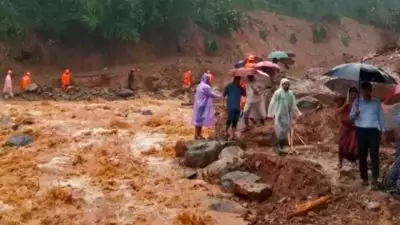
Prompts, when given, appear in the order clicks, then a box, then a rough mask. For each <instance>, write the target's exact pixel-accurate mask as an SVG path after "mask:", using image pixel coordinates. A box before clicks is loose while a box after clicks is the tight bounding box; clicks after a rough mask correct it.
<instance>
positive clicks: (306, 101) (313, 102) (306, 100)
mask: <svg viewBox="0 0 400 225" xmlns="http://www.w3.org/2000/svg"><path fill="white" fill-rule="evenodd" d="M319 105H320V102H319V100H318V99H316V98H314V97H311V96H305V97H302V98H299V99H298V100H297V107H298V108H299V109H300V111H311V110H315V109H317V108H318V106H319Z"/></svg>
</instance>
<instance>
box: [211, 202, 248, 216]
mask: <svg viewBox="0 0 400 225" xmlns="http://www.w3.org/2000/svg"><path fill="white" fill-rule="evenodd" d="M214 201H215V202H214V203H211V204H210V205H209V207H208V208H209V209H210V210H213V211H217V212H226V213H244V212H246V209H245V208H244V207H243V206H241V205H240V204H239V203H236V202H234V201H230V200H214Z"/></svg>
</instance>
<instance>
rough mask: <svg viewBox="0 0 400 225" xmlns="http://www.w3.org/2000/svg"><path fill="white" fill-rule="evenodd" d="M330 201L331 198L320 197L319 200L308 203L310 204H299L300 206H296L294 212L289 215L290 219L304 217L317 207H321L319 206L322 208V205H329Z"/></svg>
mask: <svg viewBox="0 0 400 225" xmlns="http://www.w3.org/2000/svg"><path fill="white" fill-rule="evenodd" d="M330 200H331V196H323V197H320V198H317V199H314V200H311V201H308V202H305V203H302V204H298V205H296V208H295V210H294V212H293V213H291V214H290V215H289V218H290V217H294V216H299V215H302V214H304V213H306V212H308V211H310V210H312V209H315V208H316V207H319V206H322V205H324V204H326V203H328V202H329V201H330Z"/></svg>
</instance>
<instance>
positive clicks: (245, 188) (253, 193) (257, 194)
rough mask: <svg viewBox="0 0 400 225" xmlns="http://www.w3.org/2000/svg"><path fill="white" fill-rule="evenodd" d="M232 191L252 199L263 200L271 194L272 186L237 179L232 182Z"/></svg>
mask: <svg viewBox="0 0 400 225" xmlns="http://www.w3.org/2000/svg"><path fill="white" fill-rule="evenodd" d="M233 192H234V193H235V194H236V195H238V196H242V197H245V198H246V199H249V200H252V201H260V202H261V201H264V200H266V199H267V198H268V197H270V196H271V195H272V187H271V186H270V185H268V184H265V183H254V182H249V181H246V180H239V181H236V182H234V184H233Z"/></svg>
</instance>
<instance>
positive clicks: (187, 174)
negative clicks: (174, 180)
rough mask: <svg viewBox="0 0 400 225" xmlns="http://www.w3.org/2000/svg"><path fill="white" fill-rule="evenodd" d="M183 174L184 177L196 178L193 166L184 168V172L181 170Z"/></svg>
mask: <svg viewBox="0 0 400 225" xmlns="http://www.w3.org/2000/svg"><path fill="white" fill-rule="evenodd" d="M183 176H184V177H185V178H186V179H193V178H196V176H197V170H196V169H193V168H185V170H184V172H183Z"/></svg>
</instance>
